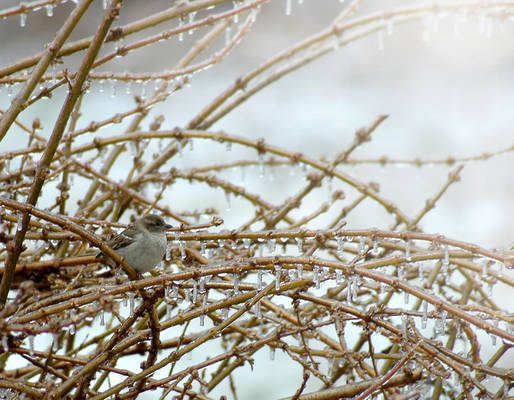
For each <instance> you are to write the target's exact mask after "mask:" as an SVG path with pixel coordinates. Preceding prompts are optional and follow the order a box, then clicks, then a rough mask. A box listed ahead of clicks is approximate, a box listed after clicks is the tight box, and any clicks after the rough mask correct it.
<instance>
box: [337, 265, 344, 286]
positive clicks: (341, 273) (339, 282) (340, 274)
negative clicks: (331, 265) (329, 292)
mask: <svg viewBox="0 0 514 400" xmlns="http://www.w3.org/2000/svg"><path fill="white" fill-rule="evenodd" d="M342 282H343V271H341V270H340V269H336V284H337V285H340V284H341V283H342Z"/></svg>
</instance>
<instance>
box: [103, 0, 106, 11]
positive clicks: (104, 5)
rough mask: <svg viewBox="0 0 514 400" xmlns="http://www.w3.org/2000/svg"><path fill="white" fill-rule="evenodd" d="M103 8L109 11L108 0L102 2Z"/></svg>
mask: <svg viewBox="0 0 514 400" xmlns="http://www.w3.org/2000/svg"><path fill="white" fill-rule="evenodd" d="M102 7H103V9H104V10H106V9H107V0H102Z"/></svg>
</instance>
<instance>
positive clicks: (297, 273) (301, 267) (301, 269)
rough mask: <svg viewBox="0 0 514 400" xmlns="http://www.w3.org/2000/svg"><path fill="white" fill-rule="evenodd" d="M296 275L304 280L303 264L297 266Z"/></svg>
mask: <svg viewBox="0 0 514 400" xmlns="http://www.w3.org/2000/svg"><path fill="white" fill-rule="evenodd" d="M296 275H297V276H298V279H302V278H303V264H301V263H300V264H297V265H296Z"/></svg>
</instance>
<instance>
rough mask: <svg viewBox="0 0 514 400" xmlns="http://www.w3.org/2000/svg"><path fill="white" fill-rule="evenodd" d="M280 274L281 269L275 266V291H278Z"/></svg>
mask: <svg viewBox="0 0 514 400" xmlns="http://www.w3.org/2000/svg"><path fill="white" fill-rule="evenodd" d="M281 273H282V267H281V266H280V265H275V290H280V274H281Z"/></svg>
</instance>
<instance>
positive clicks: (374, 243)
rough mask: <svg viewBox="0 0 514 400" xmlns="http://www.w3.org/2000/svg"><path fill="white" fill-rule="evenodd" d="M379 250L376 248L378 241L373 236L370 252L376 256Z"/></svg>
mask: <svg viewBox="0 0 514 400" xmlns="http://www.w3.org/2000/svg"><path fill="white" fill-rule="evenodd" d="M379 251H380V250H379V248H378V241H377V239H376V238H373V243H372V245H371V254H372V255H373V256H375V257H376V256H378V252H379Z"/></svg>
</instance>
